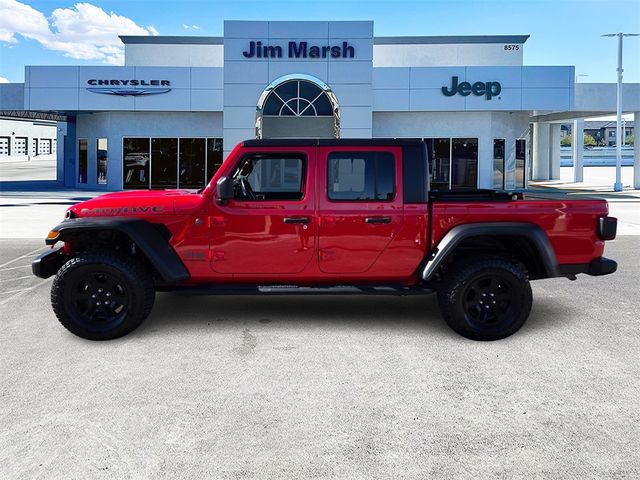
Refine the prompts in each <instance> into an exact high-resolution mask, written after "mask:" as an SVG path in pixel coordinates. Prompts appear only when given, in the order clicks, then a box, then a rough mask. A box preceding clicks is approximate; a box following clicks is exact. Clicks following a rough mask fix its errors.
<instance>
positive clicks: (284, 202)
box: [211, 147, 316, 275]
mask: <svg viewBox="0 0 640 480" xmlns="http://www.w3.org/2000/svg"><path fill="white" fill-rule="evenodd" d="M315 155H316V149H315V147H308V148H304V149H296V148H290V147H286V148H285V147H283V148H281V149H278V151H270V152H268V153H267V152H264V151H259V150H258V149H247V150H246V152H245V153H244V154H243V155H242V156H241V157H240V158H239V160H238V161H237V162H236V163H235V165H233V166H231V167H230V171H229V173H227V175H230V176H232V177H233V178H234V190H235V193H234V198H233V199H231V200H230V201H229V203H228V204H226V205H214V206H213V208H212V215H211V249H212V252H211V262H212V268H213V270H215V271H216V272H220V273H233V274H240V275H241V274H269V275H274V274H275V275H277V274H294V273H297V272H301V271H302V270H303V269H304V268H305V267H306V266H307V265H308V264H309V263H310V262H311V261H312V260H314V259H315V255H316V243H315V235H316V218H315V217H316V216H315V192H314V188H313V186H314V184H315Z"/></svg>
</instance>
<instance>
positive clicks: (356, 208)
mask: <svg viewBox="0 0 640 480" xmlns="http://www.w3.org/2000/svg"><path fill="white" fill-rule="evenodd" d="M401 159H402V153H401V148H400V147H392V146H390V147H348V146H340V147H320V148H319V149H318V160H319V163H318V188H317V191H318V197H319V198H318V207H319V208H318V221H319V232H318V241H319V244H318V247H319V260H318V261H319V267H320V270H321V271H323V272H325V273H331V274H351V273H364V272H367V271H368V270H369V269H370V268H371V267H372V266H373V265H374V263H375V262H376V260H377V259H378V257H379V256H380V254H381V253H382V252H383V251H384V250H385V248H387V247H388V245H389V244H390V243H391V242H392V241H393V239H394V238H395V237H396V235H397V234H398V232H399V231H400V229H401V228H402V222H403V212H402V191H401V182H398V181H396V179H400V178H402V162H401Z"/></svg>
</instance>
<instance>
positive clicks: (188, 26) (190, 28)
mask: <svg viewBox="0 0 640 480" xmlns="http://www.w3.org/2000/svg"><path fill="white" fill-rule="evenodd" d="M182 28H184V29H185V30H200V27H199V26H198V25H195V24H194V25H187V24H186V23H183V24H182Z"/></svg>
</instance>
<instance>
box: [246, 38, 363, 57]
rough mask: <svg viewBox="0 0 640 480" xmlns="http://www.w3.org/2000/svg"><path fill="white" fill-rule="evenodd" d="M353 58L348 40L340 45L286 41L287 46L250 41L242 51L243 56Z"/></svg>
mask: <svg viewBox="0 0 640 480" xmlns="http://www.w3.org/2000/svg"><path fill="white" fill-rule="evenodd" d="M285 53H286V55H287V57H288V58H354V57H355V55H356V50H355V48H354V47H353V46H352V45H349V42H342V44H340V45H309V43H308V42H288V44H287V46H286V47H284V46H282V45H264V44H263V43H262V42H260V41H257V42H254V41H251V42H249V48H247V49H246V50H245V51H243V52H242V55H243V56H244V58H282V56H283V55H284V54H285Z"/></svg>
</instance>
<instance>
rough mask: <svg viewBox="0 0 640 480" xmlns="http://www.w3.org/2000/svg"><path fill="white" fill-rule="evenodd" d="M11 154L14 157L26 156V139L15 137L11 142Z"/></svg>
mask: <svg viewBox="0 0 640 480" xmlns="http://www.w3.org/2000/svg"><path fill="white" fill-rule="evenodd" d="M13 154H14V155H26V154H27V139H26V137H16V138H15V139H14V140H13Z"/></svg>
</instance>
